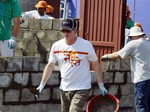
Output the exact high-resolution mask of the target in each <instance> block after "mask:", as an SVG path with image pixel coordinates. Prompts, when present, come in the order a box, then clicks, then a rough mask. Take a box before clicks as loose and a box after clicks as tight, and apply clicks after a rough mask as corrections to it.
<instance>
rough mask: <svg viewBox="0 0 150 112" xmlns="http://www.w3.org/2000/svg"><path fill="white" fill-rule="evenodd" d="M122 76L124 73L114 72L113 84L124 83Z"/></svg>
mask: <svg viewBox="0 0 150 112" xmlns="http://www.w3.org/2000/svg"><path fill="white" fill-rule="evenodd" d="M124 74H125V72H116V73H115V79H114V82H115V83H124V81H125V79H124Z"/></svg>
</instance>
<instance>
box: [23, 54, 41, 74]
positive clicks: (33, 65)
mask: <svg viewBox="0 0 150 112" xmlns="http://www.w3.org/2000/svg"><path fill="white" fill-rule="evenodd" d="M38 67H39V58H37V57H34V56H24V57H23V70H24V71H28V72H30V71H38V70H39V69H38Z"/></svg>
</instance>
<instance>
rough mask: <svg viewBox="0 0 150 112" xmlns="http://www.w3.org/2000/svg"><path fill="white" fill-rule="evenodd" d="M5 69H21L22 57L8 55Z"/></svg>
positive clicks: (10, 70) (12, 70) (11, 70)
mask: <svg viewBox="0 0 150 112" xmlns="http://www.w3.org/2000/svg"><path fill="white" fill-rule="evenodd" d="M6 62H7V67H6V71H9V72H16V71H17V72H19V71H22V58H21V57H8V58H7V60H6Z"/></svg>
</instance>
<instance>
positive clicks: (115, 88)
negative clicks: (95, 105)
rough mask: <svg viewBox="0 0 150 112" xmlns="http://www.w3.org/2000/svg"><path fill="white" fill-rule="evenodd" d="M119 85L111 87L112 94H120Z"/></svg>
mask: <svg viewBox="0 0 150 112" xmlns="http://www.w3.org/2000/svg"><path fill="white" fill-rule="evenodd" d="M118 88H119V87H118V85H110V87H109V89H108V91H109V93H110V94H113V95H117V94H118Z"/></svg>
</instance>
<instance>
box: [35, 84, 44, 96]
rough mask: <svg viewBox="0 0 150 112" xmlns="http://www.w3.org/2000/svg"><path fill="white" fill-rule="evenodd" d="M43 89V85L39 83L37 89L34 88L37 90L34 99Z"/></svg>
mask: <svg viewBox="0 0 150 112" xmlns="http://www.w3.org/2000/svg"><path fill="white" fill-rule="evenodd" d="M44 87H45V83H42V82H41V83H40V85H39V87H37V88H36V90H38V92H37V93H36V94H35V96H36V98H38V97H39V96H40V95H41V94H42V91H43V89H44Z"/></svg>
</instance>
